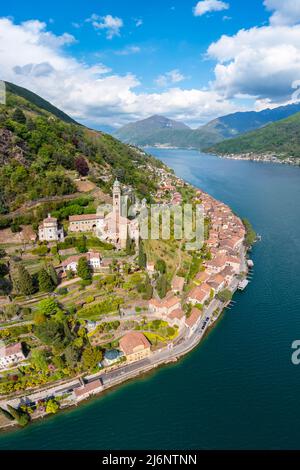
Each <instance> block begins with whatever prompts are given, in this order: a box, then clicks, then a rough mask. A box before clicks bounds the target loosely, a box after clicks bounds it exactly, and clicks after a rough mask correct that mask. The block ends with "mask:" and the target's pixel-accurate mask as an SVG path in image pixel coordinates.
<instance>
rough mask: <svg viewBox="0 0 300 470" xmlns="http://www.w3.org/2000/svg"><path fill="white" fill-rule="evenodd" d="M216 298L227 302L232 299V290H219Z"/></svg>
mask: <svg viewBox="0 0 300 470" xmlns="http://www.w3.org/2000/svg"><path fill="white" fill-rule="evenodd" d="M217 298H218V299H219V300H221V302H229V301H230V300H231V299H232V292H231V291H230V290H229V289H224V290H221V292H218V294H217Z"/></svg>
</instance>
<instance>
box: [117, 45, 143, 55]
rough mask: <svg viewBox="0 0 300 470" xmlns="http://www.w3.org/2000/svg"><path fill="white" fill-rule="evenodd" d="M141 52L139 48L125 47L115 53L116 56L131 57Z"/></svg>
mask: <svg viewBox="0 0 300 470" xmlns="http://www.w3.org/2000/svg"><path fill="white" fill-rule="evenodd" d="M139 52H141V48H140V47H139V46H126V47H124V48H123V49H120V50H118V51H115V54H116V55H131V54H138V53H139Z"/></svg>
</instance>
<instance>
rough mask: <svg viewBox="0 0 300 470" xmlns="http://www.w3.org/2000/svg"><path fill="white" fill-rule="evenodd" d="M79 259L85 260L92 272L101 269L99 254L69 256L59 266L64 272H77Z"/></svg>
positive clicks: (89, 253)
mask: <svg viewBox="0 0 300 470" xmlns="http://www.w3.org/2000/svg"><path fill="white" fill-rule="evenodd" d="M80 258H86V259H87V260H88V263H89V265H90V267H91V268H92V270H93V271H97V270H99V269H100V268H101V256H100V254H99V253H94V252H88V253H82V254H81V255H74V256H69V258H67V259H66V260H64V261H63V262H62V263H61V266H62V268H63V270H64V272H66V271H73V272H74V273H76V272H77V267H78V261H79V260H80Z"/></svg>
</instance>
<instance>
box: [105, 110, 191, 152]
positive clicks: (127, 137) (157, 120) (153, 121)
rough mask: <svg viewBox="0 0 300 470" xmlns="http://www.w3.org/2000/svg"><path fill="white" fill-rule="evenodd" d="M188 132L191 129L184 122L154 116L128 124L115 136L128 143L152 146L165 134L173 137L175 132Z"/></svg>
mask: <svg viewBox="0 0 300 470" xmlns="http://www.w3.org/2000/svg"><path fill="white" fill-rule="evenodd" d="M186 130H187V131H189V130H191V129H190V128H189V127H188V126H186V125H185V124H183V123H182V122H178V121H173V120H172V119H168V118H166V117H164V116H158V115H154V116H150V117H149V118H147V119H143V120H141V121H136V122H133V123H130V124H126V125H125V126H123V127H121V128H120V129H118V130H117V131H116V132H115V133H114V136H115V137H117V138H118V139H120V140H122V141H123V142H127V143H132V144H137V145H152V143H153V142H155V141H156V139H161V138H163V136H164V134H166V135H171V134H172V133H173V132H174V131H186Z"/></svg>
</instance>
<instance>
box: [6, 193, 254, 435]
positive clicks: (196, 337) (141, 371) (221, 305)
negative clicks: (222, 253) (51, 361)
mask: <svg viewBox="0 0 300 470" xmlns="http://www.w3.org/2000/svg"><path fill="white" fill-rule="evenodd" d="M189 186H191V187H193V188H194V189H196V190H199V188H195V187H194V186H192V185H189ZM203 193H204V192H203ZM204 194H207V193H204ZM207 196H208V197H209V198H211V199H212V200H213V201H215V202H219V201H217V200H216V199H215V198H212V197H211V196H210V195H208V194H207ZM229 209H230V214H232V210H231V208H230V207H229ZM244 242H245V238H244ZM248 250H249V247H246V246H245V245H244V246H243V249H242V250H241V251H240V254H239V257H240V261H241V265H242V266H244V267H246V266H247V252H248ZM246 272H247V271H246ZM239 282H240V280H239V279H237V278H234V279H233V281H232V284H230V285H229V287H230V290H231V291H232V296H233V295H234V294H235V293H236V291H237V290H238V285H239ZM230 303H231V300H230V301H226V302H221V301H220V300H217V298H216V297H214V299H213V300H212V301H211V303H210V304H209V305H208V306H207V307H206V309H205V310H204V313H203V318H204V317H207V316H209V321H208V322H207V323H206V324H205V328H201V329H200V327H201V326H202V317H201V316H200V319H199V320H198V323H197V324H196V325H195V330H194V331H191V332H190V333H189V335H188V336H187V337H186V338H184V340H183V338H181V339H180V341H178V344H176V342H175V343H171V344H172V347H171V349H170V351H171V353H170V352H167V350H168V349H169V348H168V346H167V347H164V348H162V349H160V350H158V351H155V352H153V353H152V360H153V361H155V362H153V363H151V362H150V363H149V364H143V365H142V364H139V363H142V362H143V360H141V361H137V362H136V363H134V366H136V367H135V368H134V369H133V370H132V371H129V372H126V366H127V367H128V364H125V365H123V366H121V367H120V368H116V369H114V371H115V370H116V371H120V370H121V369H123V371H124V372H123V371H122V372H121V376H119V377H117V378H116V379H114V378H112V379H111V382H110V383H108V384H106V383H104V384H103V386H102V388H101V390H98V391H97V392H95V393H92V394H90V395H89V396H88V397H85V398H84V399H82V400H80V401H77V402H75V401H74V400H72V401H71V400H70V401H68V402H67V403H65V404H63V405H62V406H61V408H60V410H58V413H57V414H59V411H63V410H66V409H70V410H72V408H75V407H78V406H80V404H81V403H84V402H88V401H90V400H91V399H93V398H97V397H98V398H99V397H100V396H101V395H102V394H106V392H107V391H108V390H111V389H114V388H115V387H119V386H120V385H121V384H123V383H126V382H129V381H131V380H134V379H136V378H139V377H142V376H144V375H146V374H148V373H150V372H152V371H154V370H155V369H157V368H160V367H163V366H165V365H168V364H171V363H176V362H178V361H179V360H180V359H181V358H183V357H184V356H187V355H188V354H190V353H191V352H192V351H193V350H195V349H196V348H197V347H198V346H199V345H200V343H201V341H202V340H203V339H204V338H206V337H207V335H208V334H209V333H210V331H211V330H212V329H213V328H214V327H215V326H216V324H217V323H218V322H219V320H220V318H221V317H222V316H223V315H224V312H225V308H226V307H227V305H228V304H230ZM216 310H218V314H217V315H216V316H214V315H213V314H214V313H215V312H216ZM209 312H210V313H209ZM200 320H201V321H200ZM182 340H183V343H184V344H183V346H184V347H183V349H182V346H181V342H182ZM176 349H178V351H177V350H176ZM162 351H163V354H165V357H162V358H160V359H159V358H157V359H156V360H155V356H156V355H158V354H160V353H161V352H162ZM166 353H167V356H166ZM139 365H140V367H139ZM110 372H111V371H109V370H108V371H105V372H103V371H100V372H97V373H96V374H93V375H90V376H88V375H86V378H88V379H89V380H91V379H93V380H96V379H103V380H105V382H106V377H107V376H108V375H109V373H110ZM106 374H107V375H106ZM122 374H125V375H123V376H122ZM76 380H78V377H73V378H71V379H70V380H68V381H67V382H66V383H64V387H65V388H66V387H67V386H69V387H71V383H72V382H74V381H76ZM91 381H92V380H91ZM102 382H103V381H102ZM59 386H62V384H60V385H59V384H56V385H55V384H52V385H51V384H50V386H49V387H46V389H44V390H41V389H40V390H36V391H29V390H28V393H23V394H21V396H17V397H16V396H12V397H6V398H4V399H3V400H1V398H0V400H1V401H0V406H3V405H5V404H6V403H12V402H13V401H14V400H20V401H21V400H26V398H27V399H28V400H30V398H29V397H30V396H32V395H34V394H35V393H43V392H44V394H46V395H47V394H48V396H50V393H51V390H52V389H54V388H55V387H59ZM56 390H58V388H56ZM47 416H51V413H46V412H41V413H40V414H37V415H36V416H32V417H31V423H33V422H38V421H39V420H41V419H44V418H45V417H47ZM17 429H22V427H21V426H19V424H18V423H17V422H16V421H12V422H8V423H7V424H5V425H0V433H2V432H5V433H6V432H12V431H14V430H17Z"/></svg>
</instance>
